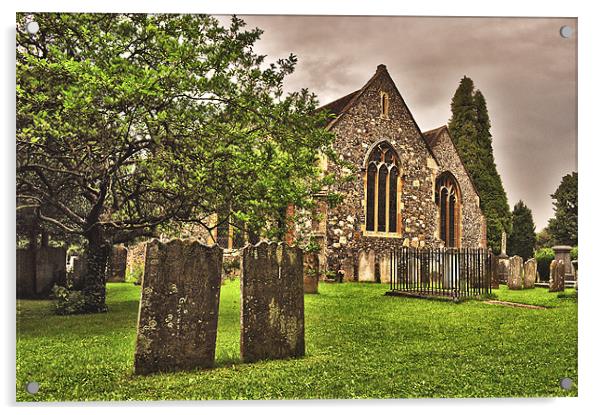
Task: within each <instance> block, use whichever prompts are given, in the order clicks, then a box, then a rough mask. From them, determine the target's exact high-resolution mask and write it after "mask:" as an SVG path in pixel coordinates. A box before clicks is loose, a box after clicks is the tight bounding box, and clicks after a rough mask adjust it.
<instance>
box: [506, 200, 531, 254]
mask: <svg viewBox="0 0 602 415" xmlns="http://www.w3.org/2000/svg"><path fill="white" fill-rule="evenodd" d="M534 249H535V223H534V222H533V213H532V212H531V209H529V208H528V207H527V205H525V203H524V202H523V201H522V200H519V201H518V203H517V204H516V205H514V210H513V211H512V232H511V233H510V237H509V238H508V252H509V255H518V256H520V257H522V258H523V259H525V260H526V259H529V258H532V257H533V251H534Z"/></svg>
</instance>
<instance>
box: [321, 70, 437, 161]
mask: <svg viewBox="0 0 602 415" xmlns="http://www.w3.org/2000/svg"><path fill="white" fill-rule="evenodd" d="M381 75H384V76H387V77H388V78H389V80H390V81H391V83H392V84H393V87H394V88H395V91H396V92H397V94H398V95H399V97H400V98H401V101H402V102H403V105H404V106H405V107H406V109H407V111H408V113H409V114H410V118H411V119H412V121H413V123H414V126H415V127H416V129H417V130H418V133H419V134H420V135H421V136H422V139H423V140H424V141H425V142H426V139H425V137H424V135H423V133H422V131H421V130H420V128H419V127H418V123H416V120H415V119H414V115H413V114H412V112H411V111H410V109H409V108H408V106H407V105H406V103H405V100H404V99H403V97H402V96H401V93H400V92H399V89H397V85H395V82H393V79H391V75H389V72H388V71H387V66H386V65H383V64H382V63H381V64H380V65H378V66H377V67H376V73H375V74H374V75H372V78H370V79H369V80H368V82H366V84H365V85H364V86H363V87H362V88H361V89H358V90H357V91H354V92H352V93H350V94H347V95H345V96H344V97H341V98H339V99H337V100H335V101H332V102H330V103H328V104H326V105H323V106H321V107H320V108H318V109H316V111H321V110H328V111H329V112H330V113H331V114H334V118H333V119H331V120H330V121H329V122H328V124H327V125H326V129H327V130H329V129H330V128H332V126H333V125H335V124H336V123H337V122H338V121H339V120H340V119H341V116H342V115H343V114H345V113H346V112H347V111H348V110H349V108H351V107H352V106H353V104H354V103H355V101H357V99H358V98H359V97H360V96H361V95H362V94H363V93H364V91H365V90H367V89H368V87H369V86H370V85H372V83H373V82H374V81H375V80H376V79H378V78H379V77H380V76H381ZM426 148H427V151H428V152H429V153H430V155H431V156H432V157H433V158H434V159H435V161H436V162H437V163H438V160H437V157H436V156H435V153H433V150H432V149H431V146H429V145H428V143H427V146H426Z"/></svg>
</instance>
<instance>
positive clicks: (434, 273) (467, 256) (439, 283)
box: [390, 247, 493, 299]
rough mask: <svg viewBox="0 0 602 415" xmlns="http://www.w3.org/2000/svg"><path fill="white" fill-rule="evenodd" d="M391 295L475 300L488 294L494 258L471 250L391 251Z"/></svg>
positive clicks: (483, 251) (486, 252) (407, 248)
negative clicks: (402, 294)
mask: <svg viewBox="0 0 602 415" xmlns="http://www.w3.org/2000/svg"><path fill="white" fill-rule="evenodd" d="M390 255H391V292H393V293H395V292H399V293H411V294H418V295H424V296H435V297H451V298H454V299H456V298H457V299H460V298H466V297H475V296H480V295H483V294H489V293H491V277H492V271H493V269H492V265H493V255H492V254H491V252H490V251H488V250H486V249H473V248H440V249H429V248H410V247H402V248H394V249H392V250H391V254H390Z"/></svg>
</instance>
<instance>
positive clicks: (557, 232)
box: [548, 172, 579, 246]
mask: <svg viewBox="0 0 602 415" xmlns="http://www.w3.org/2000/svg"><path fill="white" fill-rule="evenodd" d="M551 196H552V199H554V202H553V204H554V217H553V218H552V219H550V220H549V221H548V229H549V230H550V233H551V234H552V238H553V239H554V243H555V244H559V245H571V246H575V245H577V228H578V221H577V213H578V201H579V200H578V183H577V172H572V173H571V174H567V175H565V176H564V177H563V178H562V181H561V182H560V186H558V189H556V191H555V192H554V193H553V194H552V195H551Z"/></svg>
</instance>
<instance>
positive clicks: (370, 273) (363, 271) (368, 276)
mask: <svg viewBox="0 0 602 415" xmlns="http://www.w3.org/2000/svg"><path fill="white" fill-rule="evenodd" d="M374 256H375V255H374V251H373V250H371V249H368V250H363V249H362V250H361V251H360V254H359V260H358V262H359V265H358V281H360V282H374V281H376V279H375V277H374V267H375V259H374Z"/></svg>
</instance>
